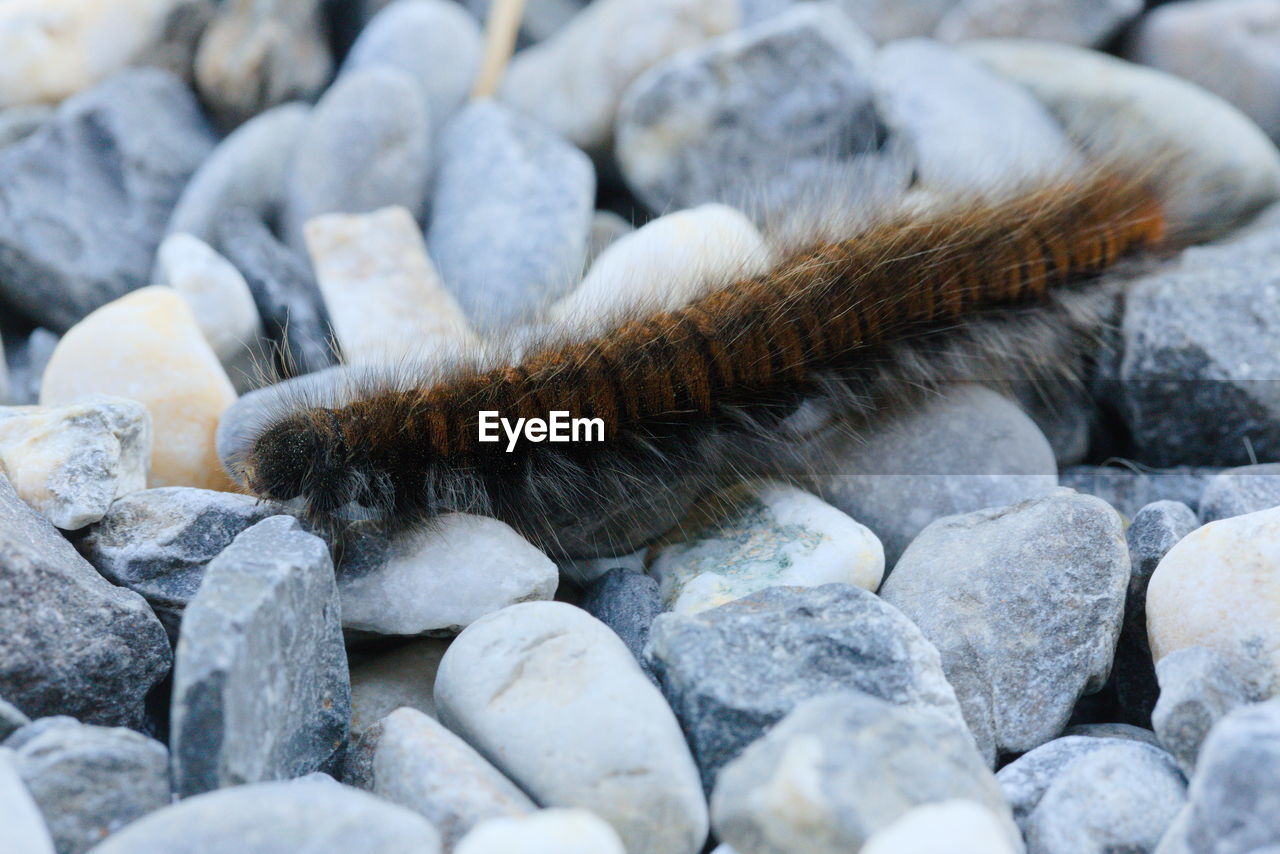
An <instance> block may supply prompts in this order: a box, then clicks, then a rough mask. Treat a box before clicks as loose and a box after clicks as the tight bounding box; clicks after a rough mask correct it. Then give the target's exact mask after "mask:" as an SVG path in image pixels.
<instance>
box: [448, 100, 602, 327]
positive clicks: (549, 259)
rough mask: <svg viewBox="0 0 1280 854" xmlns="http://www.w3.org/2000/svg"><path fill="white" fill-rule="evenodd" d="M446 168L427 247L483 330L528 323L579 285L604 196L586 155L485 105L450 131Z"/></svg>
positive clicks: (468, 109) (457, 119)
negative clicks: (597, 202)
mask: <svg viewBox="0 0 1280 854" xmlns="http://www.w3.org/2000/svg"><path fill="white" fill-rule="evenodd" d="M437 163H438V165H437V170H436V175H435V190H434V194H433V197H432V200H431V212H430V217H429V219H430V221H431V226H430V229H429V230H428V231H427V247H428V250H429V254H430V256H431V258H432V260H434V261H435V262H436V267H437V268H438V269H439V271H440V275H441V277H442V278H443V279H444V282H445V285H446V286H447V287H448V288H449V290H450V291H451V292H452V293H453V295H454V297H456V298H457V300H458V302H459V303H460V304H461V305H462V308H463V309H464V310H465V311H466V313H467V317H468V318H469V319H470V320H471V322H472V323H473V324H475V326H476V328H477V329H479V330H481V331H482V332H490V331H493V330H496V329H500V328H502V327H504V326H507V325H510V324H513V323H516V322H518V321H520V320H525V319H528V317H529V316H530V315H531V314H532V313H533V312H534V311H535V310H537V309H538V308H541V307H543V306H545V305H547V304H548V303H550V302H551V301H552V300H554V299H555V298H556V297H558V296H560V295H561V294H563V293H564V292H565V291H566V290H567V289H568V287H569V286H570V285H571V284H572V283H573V282H575V281H576V280H577V278H578V276H579V274H580V273H581V269H582V264H583V260H584V258H585V257H586V251H587V235H588V233H589V231H590V228H591V217H592V213H593V210H594V206H593V203H594V196H595V172H594V169H593V168H592V165H591V161H590V160H589V159H588V158H587V156H586V155H585V154H583V153H582V152H581V151H579V150H577V149H576V148H574V147H573V146H571V145H569V144H568V143H566V142H565V141H564V140H563V139H561V138H560V137H559V136H557V135H556V134H554V133H553V132H552V131H550V130H548V129H547V128H545V127H543V126H542V125H541V124H539V123H538V122H536V121H535V120H533V119H530V118H526V117H525V116H522V115H520V114H518V113H515V112H514V111H512V110H511V109H510V108H508V107H505V106H503V105H501V104H498V103H495V102H493V101H491V100H487V99H485V100H479V101H472V102H471V103H469V104H467V106H465V107H463V108H462V109H461V110H459V111H458V113H457V115H455V116H454V117H453V119H452V120H451V121H450V122H449V124H448V125H447V126H446V127H445V128H444V131H443V133H442V136H441V139H440V153H439V159H438V161H437Z"/></svg>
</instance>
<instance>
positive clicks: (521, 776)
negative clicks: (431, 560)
mask: <svg viewBox="0 0 1280 854" xmlns="http://www.w3.org/2000/svg"><path fill="white" fill-rule="evenodd" d="M435 697H436V708H437V710H438V711H439V714H440V720H441V722H442V723H444V724H445V725H446V726H448V727H449V728H450V729H451V730H453V731H454V732H456V733H458V734H459V735H460V736H462V738H464V739H465V740H466V741H467V742H468V743H469V744H471V745H472V746H473V747H475V748H476V749H477V750H479V751H480V752H481V753H482V754H483V755H484V756H485V757H486V758H488V759H489V760H490V761H491V762H493V763H494V764H495V765H496V766H497V767H498V768H499V769H501V770H502V771H504V772H505V773H506V774H507V775H508V776H509V777H510V778H511V779H512V780H514V781H515V782H516V783H517V784H518V785H519V786H520V787H521V788H523V789H524V790H525V791H526V792H528V793H529V794H530V795H531V796H532V797H533V798H534V799H535V800H536V801H537V802H538V803H539V804H541V805H543V806H548V807H582V808H584V809H589V810H591V811H592V812H594V813H596V814H597V815H598V816H600V817H601V818H603V819H604V820H605V821H607V822H609V824H611V825H613V828H614V830H616V831H617V832H618V835H619V837H621V839H622V841H623V842H624V843H625V845H626V850H627V851H628V852H630V854H695V852H698V851H701V850H702V846H703V843H704V842H705V840H706V836H707V807H706V802H705V801H704V800H703V795H702V788H701V786H700V785H699V781H698V771H697V768H696V767H695V766H694V764H693V760H692V758H691V757H690V755H689V749H688V747H687V746H686V744H685V741H684V736H683V735H682V733H681V732H680V726H679V724H678V723H677V722H676V719H675V716H674V715H672V714H671V710H670V709H669V708H668V707H667V704H666V703H665V702H664V700H663V698H662V694H661V693H659V691H658V690H657V689H656V688H655V687H654V686H653V684H652V683H651V682H649V680H648V679H647V678H646V677H645V675H644V672H643V671H642V670H641V669H640V667H639V666H638V665H637V664H636V663H635V661H634V659H632V657H631V653H630V652H629V651H628V650H627V647H626V645H625V644H623V643H622V641H620V640H619V639H618V637H617V636H616V635H615V634H614V633H613V632H612V631H611V630H610V629H609V628H608V627H607V626H605V625H604V624H603V623H601V622H600V621H598V620H596V619H595V618H593V617H591V616H590V615H588V614H587V613H586V612H584V611H581V610H579V609H577V608H575V607H573V606H572V605H568V604H565V603H562V602H526V603H523V604H520V605H512V606H511V607H509V608H504V609H503V610H501V611H499V612H497V613H495V614H490V615H489V616H487V617H483V618H481V619H480V620H477V621H476V622H474V623H472V624H471V625H470V626H469V627H467V629H466V630H464V631H463V632H462V634H460V635H459V636H458V638H457V639H456V640H455V641H454V642H453V644H452V645H451V646H450V647H449V651H448V652H446V653H445V656H444V660H443V661H441V663H440V671H439V674H438V675H437V677H436V690H435Z"/></svg>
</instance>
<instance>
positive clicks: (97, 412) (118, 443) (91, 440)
mask: <svg viewBox="0 0 1280 854" xmlns="http://www.w3.org/2000/svg"><path fill="white" fill-rule="evenodd" d="M150 460H151V416H150V415H149V414H148V413H147V409H146V407H145V406H143V405H142V404H141V403H138V402H137V401H135V400H127V399H125V398H120V397H107V396H105V395H96V396H91V397H88V398H86V399H84V400H83V401H81V402H79V403H71V404H67V405H66V406H59V407H54V408H41V407H34V406H33V407H25V406H24V407H16V406H15V407H0V469H3V470H4V472H5V474H6V475H8V477H9V482H10V484H12V486H13V488H14V489H15V490H16V491H17V493H18V497H19V498H21V499H22V500H23V501H25V502H27V503H28V504H30V505H31V507H32V509H34V510H35V511H36V512H37V513H39V514H40V515H42V516H44V517H45V518H46V519H48V520H49V521H50V522H52V523H53V524H54V525H55V526H56V527H59V528H62V529H63V530H65V531H74V530H77V529H79V528H83V527H84V526H85V525H88V524H90V523H91V522H96V521H98V520H99V519H101V518H102V517H103V515H104V514H106V512H107V508H109V507H110V506H111V502H112V501H114V500H115V499H117V498H120V497H121V496H124V495H128V494H129V493H131V492H136V491H137V490H139V489H145V488H146V485H147V465H148V463H149V462H150Z"/></svg>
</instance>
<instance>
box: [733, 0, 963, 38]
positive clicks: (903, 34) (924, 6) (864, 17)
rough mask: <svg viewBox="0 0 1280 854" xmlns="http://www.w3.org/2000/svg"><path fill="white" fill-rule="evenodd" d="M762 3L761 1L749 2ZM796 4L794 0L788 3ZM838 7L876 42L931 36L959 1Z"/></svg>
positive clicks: (850, 0) (873, 0)
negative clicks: (948, 11)
mask: <svg viewBox="0 0 1280 854" xmlns="http://www.w3.org/2000/svg"><path fill="white" fill-rule="evenodd" d="M748 2H752V3H757V4H759V3H761V2H762V0H748ZM788 2H794V0H788ZM835 2H836V3H837V5H839V6H840V8H841V9H843V10H844V11H845V14H847V15H848V16H849V18H850V19H851V20H853V21H855V22H857V24H858V26H859V27H861V28H862V29H864V30H866V31H867V34H868V35H870V36H871V37H872V38H873V39H875V40H876V42H878V43H880V44H884V43H886V42H893V41H898V40H899V39H908V38H911V37H913V36H928V35H932V33H933V31H934V29H935V28H936V27H937V26H938V22H939V21H940V20H942V16H943V15H944V14H945V13H946V12H947V10H948V9H950V8H951V7H952V6H955V5H956V2H957V0H911V2H910V3H903V2H901V0H835Z"/></svg>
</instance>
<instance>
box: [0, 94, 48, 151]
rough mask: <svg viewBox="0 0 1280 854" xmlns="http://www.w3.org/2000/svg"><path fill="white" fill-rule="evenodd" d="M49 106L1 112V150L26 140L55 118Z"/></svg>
mask: <svg viewBox="0 0 1280 854" xmlns="http://www.w3.org/2000/svg"><path fill="white" fill-rule="evenodd" d="M53 113H54V108H53V107H51V106H49V105H48V104H31V105H24V106H21V107H8V108H6V109H4V110H0V148H3V147H5V146H6V145H12V144H13V143H15V142H18V141H19V140H23V139H26V138H27V137H29V136H31V134H33V133H35V132H36V131H37V130H39V129H40V126H41V125H42V124H44V123H45V122H46V121H48V120H49V118H50V117H52V116H53Z"/></svg>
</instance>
